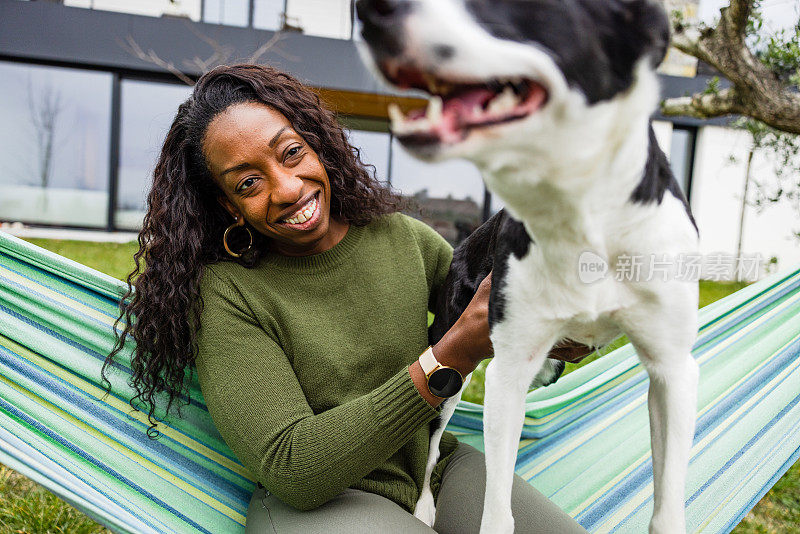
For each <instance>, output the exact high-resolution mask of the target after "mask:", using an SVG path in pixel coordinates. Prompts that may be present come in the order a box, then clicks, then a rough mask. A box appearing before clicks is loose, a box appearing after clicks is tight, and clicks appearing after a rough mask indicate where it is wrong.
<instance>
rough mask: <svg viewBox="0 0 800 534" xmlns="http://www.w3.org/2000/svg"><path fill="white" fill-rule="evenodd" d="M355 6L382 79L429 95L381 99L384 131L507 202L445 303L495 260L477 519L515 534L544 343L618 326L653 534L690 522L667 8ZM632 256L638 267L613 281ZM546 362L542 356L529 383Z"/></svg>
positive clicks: (680, 221)
mask: <svg viewBox="0 0 800 534" xmlns="http://www.w3.org/2000/svg"><path fill="white" fill-rule="evenodd" d="M357 9H358V15H359V18H360V19H361V20H362V22H363V31H362V35H363V36H364V39H365V41H366V42H367V44H368V46H369V50H370V53H371V58H372V61H373V62H374V64H375V66H376V67H377V68H378V69H379V70H380V72H381V73H382V75H383V77H385V78H386V79H387V80H388V81H389V82H390V83H392V84H394V85H395V86H397V87H400V88H414V89H421V90H423V91H426V92H428V93H430V94H431V95H432V96H431V99H430V103H429V105H428V108H427V110H425V111H417V112H411V113H410V114H409V115H408V116H404V115H403V114H402V112H400V111H399V110H398V109H397V108H392V109H390V115H391V118H392V130H393V132H394V134H395V135H396V136H397V137H398V139H399V140H400V141H401V142H402V143H403V145H404V146H405V147H406V148H407V149H408V150H409V151H410V152H411V153H413V154H415V155H417V156H418V157H420V158H422V159H426V160H437V159H444V158H454V157H460V158H466V159H468V160H470V161H472V162H474V163H475V164H476V165H477V166H478V168H479V169H480V170H481V171H482V174H483V178H484V180H485V182H486V185H487V187H488V188H489V190H490V191H492V193H494V194H495V195H497V196H498V197H500V198H501V199H502V200H503V201H504V202H505V205H506V210H505V212H501V213H499V214H498V215H496V216H495V217H494V218H493V219H491V220H490V221H489V222H487V223H486V225H484V226H483V227H481V228H480V229H479V230H478V231H477V232H476V233H475V234H473V236H471V237H470V238H469V239H468V240H467V241H466V242H465V243H464V244H463V245H462V246H461V247H459V249H458V250H457V251H456V253H455V257H454V260H453V267H452V271H451V277H450V282H449V284H450V285H449V287H448V291H449V292H450V293H449V296H448V298H447V300H448V302H447V306H448V307H449V308H450V310H449V311H448V314H449V315H448V316H449V317H450V319H451V320H450V321H449V324H452V322H453V321H454V320H455V318H456V317H458V314H459V313H460V312H461V311H462V310H463V309H464V307H465V306H466V304H467V303H468V302H469V300H470V298H471V297H472V294H473V293H474V291H475V290H476V289H477V286H478V284H479V282H480V281H481V280H482V279H483V277H485V276H486V275H487V274H488V272H489V271H490V270H492V272H493V275H492V291H491V297H490V311H489V314H490V317H489V321H490V328H491V339H492V343H493V345H494V358H493V359H492V361H491V363H490V364H489V367H488V368H487V371H486V397H485V411H484V440H485V449H486V463H487V482H486V499H485V504H484V513H483V520H482V526H481V531H482V532H484V533H487V532H491V533H495V532H504V533H505V532H512V531H513V528H514V520H513V518H512V515H511V508H510V495H511V484H512V477H513V472H514V464H515V460H516V456H517V444H518V439H519V435H520V431H521V426H522V422H523V417H524V398H525V395H526V393H527V391H528V389H529V386H530V385H531V383H532V381H533V379H534V377H537V374H538V373H540V370H542V366H543V364H544V363H545V361H547V360H546V356H547V354H548V352H549V350H550V348H551V347H552V346H553V345H554V344H555V343H556V342H558V341H559V340H561V339H564V338H568V339H572V340H575V341H578V342H581V343H583V344H586V345H589V346H594V347H599V346H602V345H604V344H607V343H608V342H609V341H611V340H613V339H614V338H616V337H617V336H618V335H619V334H620V332H624V333H626V334H627V335H628V337H629V338H630V340H631V341H632V342H633V344H634V346H635V347H636V350H637V353H638V354H639V357H640V359H641V361H642V362H643V364H644V366H645V368H646V369H647V372H648V373H649V376H650V391H649V396H648V405H649V410H650V433H651V444H652V451H653V474H654V489H655V508H654V514H653V518H652V520H651V523H650V531H651V532H653V533H666V532H670V533H674V532H685V520H684V510H683V508H684V493H685V479H686V471H687V464H688V458H689V450H690V446H691V444H692V437H693V432H694V421H695V411H696V397H697V381H698V368H697V364H696V363H695V361H694V359H693V358H692V356H691V354H690V350H691V347H692V345H693V343H694V340H695V337H696V334H697V326H696V321H697V284H696V283H693V282H691V281H685V280H683V279H681V278H680V277H678V276H676V267H677V265H678V262H680V258H681V255H687V256H688V255H693V254H696V253H697V239H698V235H697V228H696V226H695V224H694V220H693V218H692V215H691V213H690V211H689V207H688V205H687V202H686V200H685V198H684V196H683V194H682V193H681V191H680V189H679V188H678V185H677V183H676V181H675V179H674V177H673V176H672V174H671V172H670V169H669V166H668V163H667V160H666V158H665V156H664V154H663V153H662V152H661V150H660V149H659V148H658V145H657V144H656V141H655V136H654V134H653V129H652V126H651V125H650V115H651V114H652V113H653V111H654V110H655V106H656V103H657V100H658V94H659V90H658V83H657V77H656V74H655V67H656V65H657V64H658V63H659V62H660V61H661V59H662V58H663V57H664V54H665V52H666V48H667V45H668V41H669V28H668V21H667V18H666V15H665V13H664V11H663V8H662V7H661V5H660V4H659V3H657V0H416V1H410V0H359V1H358V2H357ZM587 254H588V255H589V257H590V258H595V259H598V258H599V259H602V261H603V262H605V265H606V267H607V268H608V271H609V272H608V275H607V276H605V277H599V278H597V279H596V280H592V281H587V280H586V279H585V278H583V277H582V276H581V271H580V267H581V260H583V259H585V258H586V257H587V256H586V255H587ZM631 258H638V259H639V262H638V264H637V265H638V267H637V269H638V270H637V272H635V273H633V275H631V276H624V277H619V276H614V273H615V272H619V269H618V268H619V267H620V265H622V263H623V261H625V262H630V261H631ZM653 259H655V260H657V261H658V262H659V273H658V275H656V269H655V267H654V265H655V263H654V262H653ZM665 265H667V268H666V270H664V266H665ZM442 315H443V316H444V315H445V314H444V313H442ZM449 324H443V325H441V324H440V325H439V328H440V329H441V328H444V329H446V328H447V327H448V326H449ZM434 340H435V339H434ZM558 373H560V370H558V369H557V368H555V367H554V366H552V367H551V368H550V369H549V370H548V369H545V370H544V375H539V376H538V378H539V380H540V381H541V382H548V381H550V380H552V379H553V377H554V376H557V374H558ZM448 404H449V405H450V406H448V408H449V409H444V410H443V418H445V419H446V418H449V416H450V415H451V414H452V410H453V409H454V407H455V406H454V405H455V401H448ZM442 426H443V425H442ZM440 435H441V432H440V431H437V432H435V433H434V435H433V437H432V443H431V458H430V462H429V470H430V466H432V465H433V464H434V463H435V461H436V455H437V454H438V438H439V436H440ZM426 486H427V481H426ZM425 489H426V490H427V487H426V488H425ZM434 513H435V509H434V506H433V499H432V497H431V496H430V492H429V491H426V492H424V493H423V496H422V498H421V499H420V502H419V503H418V506H417V512H416V515H417V516H418V517H420V518H422V519H423V520H424V521H426V522H427V523H428V524H431V523H432V521H433V515H434Z"/></svg>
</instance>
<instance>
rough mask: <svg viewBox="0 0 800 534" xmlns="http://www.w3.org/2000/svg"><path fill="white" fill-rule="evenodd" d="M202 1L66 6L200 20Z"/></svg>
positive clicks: (72, 2)
mask: <svg viewBox="0 0 800 534" xmlns="http://www.w3.org/2000/svg"><path fill="white" fill-rule="evenodd" d="M200 1H201V0H172V1H171V0H138V1H136V2H131V1H130V0H64V5H65V6H71V7H84V8H91V9H99V10H102V11H117V12H119V13H131V14H133V15H147V16H150V17H160V16H162V15H170V16H174V17H186V18H189V19H191V20H200Z"/></svg>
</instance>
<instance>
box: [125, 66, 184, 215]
mask: <svg viewBox="0 0 800 534" xmlns="http://www.w3.org/2000/svg"><path fill="white" fill-rule="evenodd" d="M191 92H192V88H191V87H189V86H187V85H177V84H168V83H154V82H141V81H134V80H123V82H122V97H121V102H122V119H121V120H122V125H121V131H120V154H119V185H118V186H117V209H116V213H114V225H115V226H117V227H118V228H124V229H127V230H138V229H139V228H141V227H142V220H143V218H144V210H145V201H146V198H147V194H148V193H149V192H150V184H151V183H152V175H153V169H154V168H155V165H156V161H157V160H158V154H159V152H160V151H161V146H162V145H163V144H164V138H165V137H166V135H167V131H168V130H169V127H170V125H171V124H172V121H173V119H174V118H175V114H176V113H177V112H178V106H179V105H180V104H181V102H183V101H184V100H186V99H187V98H188V97H189V95H190V94H191Z"/></svg>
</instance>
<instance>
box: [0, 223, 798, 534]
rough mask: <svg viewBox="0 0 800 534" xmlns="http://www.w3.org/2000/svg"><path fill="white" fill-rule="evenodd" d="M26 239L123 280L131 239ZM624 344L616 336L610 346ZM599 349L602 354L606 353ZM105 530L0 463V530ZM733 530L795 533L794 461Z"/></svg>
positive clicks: (712, 288)
mask: <svg viewBox="0 0 800 534" xmlns="http://www.w3.org/2000/svg"><path fill="white" fill-rule="evenodd" d="M29 241H31V242H32V243H35V244H36V245H39V246H41V247H44V248H46V249H48V250H52V251H53V252H56V253H58V254H61V255H63V256H66V257H68V258H71V259H73V260H75V261H78V262H80V263H83V264H85V265H89V266H90V267H93V268H95V269H97V270H99V271H102V272H104V273H107V274H110V275H111V276H114V277H116V278H119V279H124V278H125V277H126V276H127V274H128V272H129V271H130V270H131V269H132V267H133V258H132V256H133V253H134V252H135V251H136V250H137V249H138V246H136V244H135V243H127V244H114V243H84V242H78V241H59V240H47V239H30V240H29ZM742 287H744V284H732V283H719V282H701V283H700V306H701V307H702V306H705V305H706V304H709V303H711V302H714V301H715V300H717V299H720V298H722V297H724V296H726V295H728V294H730V293H732V292H734V291H736V290H738V289H741V288H742ZM624 343H625V340H624V339H621V340H619V341H618V342H617V343H616V344H615V346H620V345H622V344H624ZM609 351H610V349H605V350H604V351H603V352H604V353H605V352H609ZM598 357H599V355H592V356H590V357H588V358H586V359H585V360H584V361H583V362H581V363H580V364H577V365H573V364H567V370H566V372H570V371H573V370H575V369H577V368H578V367H581V366H583V365H586V364H587V363H589V362H591V361H593V360H595V359H597V358H598ZM484 369H485V362H484V364H482V365H481V366H480V367H479V368H478V369H477V370H476V371H475V373H474V374H473V378H472V382H471V383H470V386H469V388H468V389H467V391H466V392H465V395H464V398H465V399H466V400H470V401H473V402H482V401H483V377H484ZM99 532H108V531H107V530H105V529H103V528H102V527H101V526H99V525H97V524H96V523H94V522H93V521H91V520H90V519H88V518H87V517H85V516H84V515H83V514H81V513H80V512H78V511H76V510H74V509H73V508H72V507H71V506H69V505H68V504H66V503H63V502H62V501H60V500H59V499H58V498H56V497H54V496H53V495H52V494H50V493H49V492H47V491H46V490H44V489H42V488H41V487H39V486H37V485H36V484H34V483H32V482H30V481H29V480H28V479H26V478H25V477H23V476H22V475H19V474H17V473H15V472H14V471H12V470H11V469H8V468H7V467H5V466H3V465H0V534H12V533H31V534H39V533H64V534H89V533H99ZM733 532H734V533H735V534H764V533H780V534H784V533H800V462H798V463H796V464H795V465H794V466H792V468H791V469H789V471H788V472H787V473H786V474H785V475H784V476H783V478H781V479H780V480H779V481H778V483H777V484H776V485H775V486H774V487H773V488H772V490H770V491H769V493H767V494H766V495H765V496H764V498H763V499H761V501H760V502H759V503H758V505H756V507H755V508H754V509H753V510H752V511H751V512H750V513H749V514H748V515H747V517H746V518H745V519H744V521H742V522H741V523H740V524H739V525H738V526H737V527H736V528H735V529H734V531H733Z"/></svg>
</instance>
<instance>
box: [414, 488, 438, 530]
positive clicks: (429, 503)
mask: <svg viewBox="0 0 800 534" xmlns="http://www.w3.org/2000/svg"><path fill="white" fill-rule="evenodd" d="M414 517H416V518H417V519H419V520H420V521H422V522H423V523H425V524H426V525H428V526H429V527H432V526H433V521H434V520H435V519H436V504H435V503H434V502H433V493H431V490H430V489H429V488H425V489H424V490H423V491H422V495H420V496H419V500H418V501H417V506H416V507H415V508H414Z"/></svg>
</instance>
